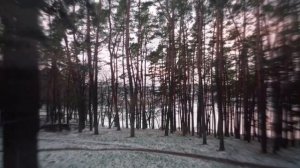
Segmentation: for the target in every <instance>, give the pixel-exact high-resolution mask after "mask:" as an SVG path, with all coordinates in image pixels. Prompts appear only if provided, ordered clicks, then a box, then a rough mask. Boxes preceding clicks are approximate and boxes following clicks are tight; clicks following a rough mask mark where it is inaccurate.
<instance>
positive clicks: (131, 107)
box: [125, 0, 136, 137]
mask: <svg viewBox="0 0 300 168" xmlns="http://www.w3.org/2000/svg"><path fill="white" fill-rule="evenodd" d="M130 7H131V0H127V8H126V41H125V52H126V65H127V73H128V79H129V96H130V101H129V110H130V137H134V136H135V135H134V120H135V113H134V112H135V103H136V100H135V96H134V93H133V89H134V88H133V81H132V72H131V66H130V59H131V56H130V48H129V39H130V34H129V28H130V27H129V22H130Z"/></svg>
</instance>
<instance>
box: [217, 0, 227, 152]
mask: <svg viewBox="0 0 300 168" xmlns="http://www.w3.org/2000/svg"><path fill="white" fill-rule="evenodd" d="M221 3H223V2H220V0H218V1H217V15H216V17H217V36H216V37H217V44H216V45H217V46H216V56H217V57H216V61H217V65H216V84H217V103H218V112H219V115H218V117H219V121H218V135H219V139H220V147H219V150H220V151H224V150H225V147H224V135H223V97H224V96H223V94H224V93H223V82H222V81H223V79H224V77H223V69H224V61H223V60H224V58H223V57H224V56H223V5H221Z"/></svg>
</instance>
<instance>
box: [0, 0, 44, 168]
mask: <svg viewBox="0 0 300 168" xmlns="http://www.w3.org/2000/svg"><path fill="white" fill-rule="evenodd" d="M39 4H40V3H39V2H38V1H36V0H31V1H20V0H17V1H1V2H0V17H1V20H2V23H3V25H4V27H5V29H4V32H3V39H2V40H3V41H4V44H5V45H4V47H3V50H2V52H3V71H4V73H3V81H4V83H2V84H1V100H2V101H3V102H2V103H3V111H2V109H1V111H2V114H3V116H2V117H3V121H4V122H3V151H4V156H3V166H4V167H9V168H20V167H30V168H37V167H38V161H37V133H38V128H39V115H38V114H39V113H38V112H39V79H38V51H37V47H36V45H37V41H38V40H41V39H39V38H38V36H39V35H41V34H42V32H41V31H40V28H39V24H38V14H39V9H38V8H39V6H38V5H39ZM21 6H26V7H27V8H26V10H24V9H23V8H21ZM25 32H26V33H25Z"/></svg>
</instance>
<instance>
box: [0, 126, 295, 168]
mask: <svg viewBox="0 0 300 168" xmlns="http://www.w3.org/2000/svg"><path fill="white" fill-rule="evenodd" d="M129 132H130V130H129V129H122V130H121V131H116V130H115V129H106V128H101V129H100V130H99V135H93V132H90V131H86V130H85V131H84V132H83V133H78V132H77V131H76V130H74V131H70V132H67V131H63V132H60V133H50V132H45V131H40V133H39V145H38V146H39V154H38V156H39V165H40V167H42V168H48V167H53V168H58V167H78V168H81V167H91V168H94V167H105V168H106V167H122V168H123V167H130V168H131V167H137V168H144V167H163V168H164V167H172V168H177V167H178V168H181V167H201V168H202V167H203V168H206V167H207V168H208V167H213V168H215V167H226V168H227V167H244V166H245V165H241V164H237V165H235V164H231V163H228V162H226V161H225V162H224V161H222V160H220V159H218V158H223V160H224V159H225V160H230V161H237V162H239V163H241V162H245V163H253V164H259V165H268V166H270V167H291V168H292V167H295V168H298V167H300V158H299V156H300V148H299V147H298V148H288V149H283V150H281V151H280V152H279V153H278V154H276V155H275V154H271V153H269V154H261V153H260V152H259V151H260V145H259V143H258V142H256V141H253V142H251V143H247V142H245V141H242V140H237V139H234V138H231V137H230V138H225V149H226V150H225V151H224V152H219V151H217V149H218V147H219V141H218V139H216V138H214V137H210V136H209V137H208V141H207V142H208V144H207V145H202V139H199V138H198V137H192V136H185V137H184V136H181V135H178V134H172V135H170V136H167V137H166V136H164V132H163V131H160V130H136V137H134V138H130V137H129ZM148 149H150V151H145V150H148ZM157 151H158V152H157ZM159 151H162V152H159ZM165 151H166V152H167V153H164V152H165ZM168 152H169V153H168ZM172 152H173V153H175V154H172ZM184 154H195V155H197V156H200V158H197V157H193V156H190V155H187V156H183V155H184ZM1 155H2V152H1ZM201 156H204V157H208V158H210V159H207V158H201ZM211 158H215V159H216V160H214V159H211ZM0 161H1V162H2V158H1V160H0ZM246 166H247V164H246ZM253 167H256V166H253Z"/></svg>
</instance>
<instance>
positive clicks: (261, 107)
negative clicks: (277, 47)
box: [255, 0, 267, 153]
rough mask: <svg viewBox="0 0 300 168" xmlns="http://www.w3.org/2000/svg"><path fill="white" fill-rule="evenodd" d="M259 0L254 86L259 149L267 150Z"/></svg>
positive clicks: (258, 4)
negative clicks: (258, 120) (258, 121)
mask: <svg viewBox="0 0 300 168" xmlns="http://www.w3.org/2000/svg"><path fill="white" fill-rule="evenodd" d="M260 6H261V3H260V0H257V7H256V51H257V52H256V56H255V57H256V58H255V59H256V76H257V79H256V86H257V112H258V114H259V116H260V117H259V118H260V126H261V127H260V130H261V150H262V152H263V153H266V152H267V130H266V87H265V83H264V69H263V52H262V42H261V35H260Z"/></svg>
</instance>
